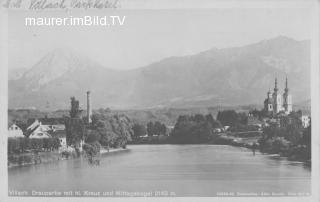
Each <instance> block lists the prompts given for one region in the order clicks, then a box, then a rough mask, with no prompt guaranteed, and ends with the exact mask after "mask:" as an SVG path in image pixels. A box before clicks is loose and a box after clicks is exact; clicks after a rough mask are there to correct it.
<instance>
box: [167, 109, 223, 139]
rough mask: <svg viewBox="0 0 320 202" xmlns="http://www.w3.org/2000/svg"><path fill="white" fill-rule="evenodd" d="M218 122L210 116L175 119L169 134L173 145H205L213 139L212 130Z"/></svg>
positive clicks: (183, 116) (186, 116)
mask: <svg viewBox="0 0 320 202" xmlns="http://www.w3.org/2000/svg"><path fill="white" fill-rule="evenodd" d="M217 125H219V122H217V121H216V120H214V119H213V117H212V116H211V115H206V116H203V115H202V114H196V115H194V116H188V115H182V116H179V117H178V119H177V123H176V124H175V126H174V129H173V131H172V133H171V136H172V140H173V142H175V143H182V144H186V143H193V144H194V143H206V142H209V141H211V140H213V139H214V136H215V134H214V133H213V129H214V127H215V126H217Z"/></svg>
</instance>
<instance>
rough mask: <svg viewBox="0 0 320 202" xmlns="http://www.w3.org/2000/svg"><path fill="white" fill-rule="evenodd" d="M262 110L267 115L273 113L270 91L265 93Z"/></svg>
mask: <svg viewBox="0 0 320 202" xmlns="http://www.w3.org/2000/svg"><path fill="white" fill-rule="evenodd" d="M264 110H265V111H266V112H268V113H272V112H273V98H272V94H271V92H270V89H269V91H268V93H267V99H265V100H264Z"/></svg>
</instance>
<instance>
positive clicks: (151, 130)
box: [147, 121, 155, 136]
mask: <svg viewBox="0 0 320 202" xmlns="http://www.w3.org/2000/svg"><path fill="white" fill-rule="evenodd" d="M147 133H148V136H152V135H154V134H155V131H154V124H153V122H151V121H150V122H148V123H147Z"/></svg>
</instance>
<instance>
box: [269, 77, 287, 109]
mask: <svg viewBox="0 0 320 202" xmlns="http://www.w3.org/2000/svg"><path fill="white" fill-rule="evenodd" d="M278 90H279V89H278V82H277V78H276V79H275V86H274V92H273V93H272V94H271V92H270V90H269V91H268V93H267V98H266V99H265V100H264V110H265V111H266V112H268V113H273V114H277V113H279V112H284V113H285V114H290V112H292V97H291V95H290V94H289V88H288V79H287V78H286V87H285V89H284V93H283V95H281V94H280V93H279V92H278Z"/></svg>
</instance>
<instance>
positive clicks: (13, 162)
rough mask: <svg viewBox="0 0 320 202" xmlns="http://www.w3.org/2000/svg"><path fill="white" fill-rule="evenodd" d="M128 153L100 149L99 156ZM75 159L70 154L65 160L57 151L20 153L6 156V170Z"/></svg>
mask: <svg viewBox="0 0 320 202" xmlns="http://www.w3.org/2000/svg"><path fill="white" fill-rule="evenodd" d="M126 151H130V149H128V148H125V149H123V148H111V149H109V150H107V149H103V148H102V149H101V150H100V155H102V156H104V155H114V154H117V153H120V152H126ZM74 158H76V155H75V154H74V155H73V154H70V155H69V156H68V157H67V158H66V157H65V156H63V154H62V153H60V152H58V151H50V152H38V153H37V154H34V153H32V152H29V153H21V154H11V155H8V168H12V167H19V166H27V165H36V164H44V163H52V162H55V161H61V160H69V159H74Z"/></svg>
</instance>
